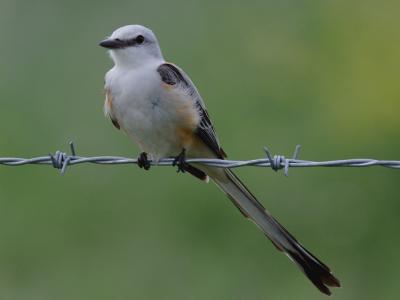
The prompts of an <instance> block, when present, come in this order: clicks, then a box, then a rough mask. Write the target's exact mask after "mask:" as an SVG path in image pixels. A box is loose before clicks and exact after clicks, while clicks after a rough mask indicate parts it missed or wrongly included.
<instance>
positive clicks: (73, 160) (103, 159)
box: [0, 142, 400, 176]
mask: <svg viewBox="0 0 400 300" xmlns="http://www.w3.org/2000/svg"><path fill="white" fill-rule="evenodd" d="M69 147H70V151H71V155H68V154H67V153H64V152H61V151H56V152H55V153H54V154H49V155H47V156H39V157H32V158H18V157H0V165H6V166H21V165H28V164H37V165H51V166H53V167H54V168H56V169H59V170H60V173H61V174H62V175H63V174H65V172H66V170H67V168H68V167H69V166H72V165H77V164H84V163H91V164H101V165H116V164H117V165H121V164H137V159H134V158H127V157H121V156H90V157H83V156H78V155H77V154H76V149H75V145H74V143H73V142H69ZM264 151H265V154H266V157H264V158H259V159H252V160H224V159H211V158H192V159H186V162H187V163H198V164H203V165H207V166H213V167H217V168H230V169H233V168H240V167H244V166H253V167H264V168H265V167H267V168H268V167H269V168H271V169H272V170H274V171H278V170H280V169H284V174H285V176H288V174H289V168H295V167H297V168H305V167H371V166H382V167H386V168H393V169H400V160H376V159H368V158H353V159H343V160H330V161H309V160H300V159H299V158H298V157H299V153H300V145H297V146H296V148H295V150H294V153H293V155H292V158H290V159H288V158H286V157H285V156H283V155H274V156H272V155H271V152H270V150H269V149H268V147H264ZM173 162H174V159H173V158H162V159H160V160H159V161H157V162H155V161H150V163H151V165H152V166H172V165H173Z"/></svg>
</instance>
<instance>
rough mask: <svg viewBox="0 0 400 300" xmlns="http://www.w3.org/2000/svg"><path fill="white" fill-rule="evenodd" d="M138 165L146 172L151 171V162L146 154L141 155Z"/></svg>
mask: <svg viewBox="0 0 400 300" xmlns="http://www.w3.org/2000/svg"><path fill="white" fill-rule="evenodd" d="M137 164H138V166H139V168H143V169H145V170H146V171H147V170H149V169H150V161H149V160H148V159H147V153H146V152H142V153H140V155H139V157H138V159H137Z"/></svg>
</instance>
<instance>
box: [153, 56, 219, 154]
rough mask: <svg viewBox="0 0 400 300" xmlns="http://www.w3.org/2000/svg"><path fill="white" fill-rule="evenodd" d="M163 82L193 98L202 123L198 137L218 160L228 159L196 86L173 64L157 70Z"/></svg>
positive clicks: (198, 130) (197, 131)
mask: <svg viewBox="0 0 400 300" xmlns="http://www.w3.org/2000/svg"><path fill="white" fill-rule="evenodd" d="M157 71H158V73H159V74H160V76H161V80H162V81H163V82H164V83H166V84H169V85H173V86H176V87H177V88H181V89H183V90H184V91H185V92H186V93H187V94H188V95H190V96H191V98H193V99H194V101H195V105H196V108H197V109H198V111H199V114H200V116H201V120H200V123H199V125H198V127H197V129H196V132H195V133H196V134H197V136H198V137H199V138H200V139H201V140H202V141H203V142H204V143H205V144H206V145H207V146H208V147H209V148H210V149H211V150H212V151H213V152H214V153H215V154H216V155H217V157H218V158H220V159H224V158H226V154H225V152H224V150H222V148H221V146H220V145H219V141H218V138H217V134H216V133H215V130H214V126H213V125H212V123H211V120H210V117H209V115H208V112H207V110H206V107H205V105H204V102H203V99H202V98H201V96H200V94H199V92H198V91H197V89H196V87H195V85H194V84H193V82H192V81H191V80H190V78H189V76H187V75H186V74H185V72H183V71H182V70H181V69H180V68H178V67H177V66H175V65H173V64H171V63H164V64H162V65H160V66H159V67H158V68H157Z"/></svg>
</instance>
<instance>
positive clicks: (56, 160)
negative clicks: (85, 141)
mask: <svg viewBox="0 0 400 300" xmlns="http://www.w3.org/2000/svg"><path fill="white" fill-rule="evenodd" d="M69 147H70V150H71V154H72V156H69V155H68V154H66V153H64V152H61V151H58V150H57V151H56V153H55V154H54V155H53V154H51V153H50V154H49V156H50V160H51V163H52V165H53V167H54V168H56V169H59V170H61V171H60V173H61V175H64V174H65V172H66V171H67V167H68V165H69V163H70V161H71V159H72V158H73V157H75V156H76V151H75V145H74V142H72V141H70V142H69Z"/></svg>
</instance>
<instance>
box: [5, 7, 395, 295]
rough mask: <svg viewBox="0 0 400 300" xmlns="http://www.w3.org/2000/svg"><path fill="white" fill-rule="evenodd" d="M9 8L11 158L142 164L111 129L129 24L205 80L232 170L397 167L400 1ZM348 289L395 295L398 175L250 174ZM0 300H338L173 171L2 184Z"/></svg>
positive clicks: (23, 176)
mask: <svg viewBox="0 0 400 300" xmlns="http://www.w3.org/2000/svg"><path fill="white" fill-rule="evenodd" d="M215 2H216V1H201V2H200V1H190V0H189V1H188V0H186V1H177V0H170V1H132V0H130V1H50V0H48V1H42V0H41V1H19V0H1V1H0V91H1V100H0V104H1V106H0V137H1V138H0V156H20V157H30V156H39V155H46V154H47V153H48V152H54V151H55V150H57V149H59V150H65V151H67V150H68V147H67V142H68V141H69V140H70V139H72V140H74V141H75V143H76V146H77V150H78V153H79V154H81V155H123V156H131V157H136V156H137V154H138V148H137V147H136V146H135V145H134V144H133V143H132V142H131V141H130V140H128V138H127V137H126V136H124V135H123V134H121V133H120V132H118V131H116V130H115V129H114V128H113V127H112V125H111V123H110V122H109V121H108V120H106V119H105V118H104V116H103V113H102V105H103V98H104V96H103V92H102V87H103V76H104V73H105V72H106V71H107V69H109V68H110V67H111V65H112V64H111V61H110V59H109V58H108V55H107V54H106V51H104V49H101V48H100V47H98V46H97V43H98V41H100V40H101V39H103V38H104V37H105V36H107V35H108V34H110V33H111V32H112V31H113V30H114V29H116V28H117V27H119V26H121V25H125V24H135V23H136V24H144V25H147V26H149V27H151V28H152V29H153V30H154V31H155V33H156V34H157V36H158V38H159V41H160V43H161V46H162V49H163V53H164V56H165V57H166V59H167V60H169V61H173V62H176V63H177V64H178V65H180V66H181V67H182V68H184V69H185V70H186V71H187V73H188V74H190V76H191V77H192V79H193V81H194V82H195V83H196V85H197V87H198V88H199V90H200V92H201V94H202V95H203V98H204V99H205V101H206V103H207V106H208V110H209V112H210V114H211V116H212V118H213V120H214V123H215V126H216V128H217V130H218V132H219V136H220V139H221V142H222V144H223V146H224V148H225V150H226V151H227V152H228V154H229V157H230V158H232V159H249V158H257V157H261V156H263V152H262V147H263V146H264V145H268V146H270V147H271V148H272V150H273V151H274V152H276V153H283V154H286V155H290V153H291V152H292V151H293V149H294V146H295V144H296V143H300V144H301V145H302V146H303V151H302V154H301V158H303V159H312V160H325V159H340V158H352V157H373V158H378V159H400V151H399V150H400V140H399V125H400V121H399V110H400V101H399V99H400V85H399V82H398V81H399V69H400V35H399V26H400V19H399V17H398V16H399V10H400V3H399V2H398V1H363V2H360V1H297V0H292V1H265V0H264V1H252V2H247V3H245V2H244V1H228V0H225V1H218V3H215ZM238 173H239V175H240V176H241V177H242V178H243V180H244V181H245V182H247V183H248V185H249V187H250V188H251V189H252V190H253V191H254V193H255V194H256V195H258V197H259V198H260V199H261V200H262V202H263V203H264V204H265V206H266V207H267V208H268V209H269V210H270V211H271V212H272V213H273V214H274V215H275V216H276V217H277V218H278V219H279V220H280V221H281V222H282V223H283V224H284V225H285V226H286V227H287V228H288V229H289V230H290V231H291V232H293V234H294V235H295V236H296V237H297V238H298V239H299V240H300V241H301V242H302V243H303V244H304V245H305V246H306V247H307V248H309V249H310V250H311V251H312V252H313V253H315V254H316V255H317V256H318V257H319V258H321V260H323V261H324V262H326V263H327V264H328V265H329V266H330V267H331V269H332V270H333V272H334V274H335V275H336V276H337V277H338V278H340V280H341V281H342V284H343V288H342V289H339V290H334V294H335V296H334V297H335V299H395V298H396V297H398V294H399V292H400V287H399V284H398V282H399V278H400V258H399V255H398V253H399V251H400V235H399V234H398V231H399V228H400V218H399V212H400V201H399V195H400V191H399V179H400V173H399V171H396V170H391V169H384V168H378V167H376V168H368V169H359V168H358V169H350V168H349V169H345V168H340V169H339V168H338V169H291V170H290V176H289V177H288V178H285V177H284V176H283V175H282V173H279V174H276V173H274V172H272V171H271V170H269V169H259V168H243V169H241V170H238ZM0 298H1V299H7V300H13V299H41V300H43V299H58V300H63V299H308V300H309V299H326V298H325V296H323V295H322V294H320V293H319V292H318V291H317V290H316V289H315V288H314V287H313V286H312V285H311V284H310V283H309V282H308V280H307V279H306V278H305V277H304V276H303V275H302V274H301V273H300V272H299V270H298V269H297V268H296V266H294V265H293V264H292V263H291V262H290V261H289V260H288V259H287V258H286V257H285V256H284V255H282V254H280V253H278V252H277V251H276V250H275V248H274V247H273V246H272V245H271V243H270V242H269V241H267V240H266V239H265V238H264V236H263V235H262V234H261V233H260V232H259V231H258V230H257V229H256V227H255V226H253V225H252V224H251V223H250V222H248V221H246V220H245V219H244V218H242V217H241V215H240V214H239V213H238V211H237V210H236V208H234V207H233V206H232V204H231V203H230V201H229V200H227V199H226V198H225V197H224V195H223V194H222V193H221V192H220V191H219V190H218V189H217V188H216V187H215V186H214V185H212V184H209V185H206V184H203V183H201V182H200V181H198V180H195V179H193V178H191V177H189V176H187V175H181V174H179V175H177V174H176V173H175V171H174V170H173V169H172V168H153V169H152V170H151V171H150V172H144V171H141V170H139V169H137V168H136V167H135V166H132V165H129V166H95V165H80V166H75V167H71V168H70V169H69V170H68V172H67V174H66V175H65V176H63V177H62V176H59V174H58V172H57V171H56V170H54V169H52V168H50V167H43V166H24V167H19V168H11V167H5V166H2V167H0Z"/></svg>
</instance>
